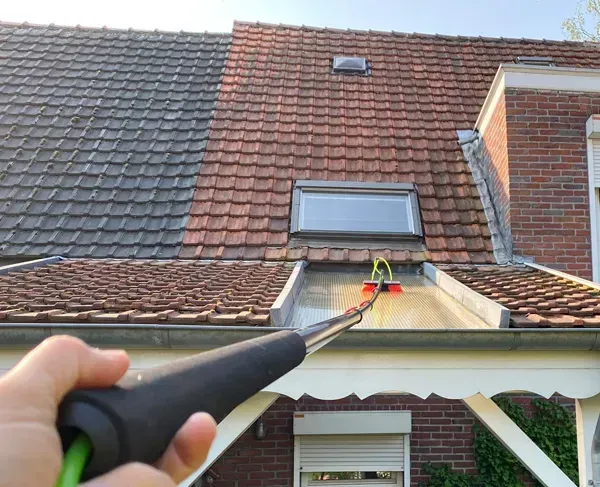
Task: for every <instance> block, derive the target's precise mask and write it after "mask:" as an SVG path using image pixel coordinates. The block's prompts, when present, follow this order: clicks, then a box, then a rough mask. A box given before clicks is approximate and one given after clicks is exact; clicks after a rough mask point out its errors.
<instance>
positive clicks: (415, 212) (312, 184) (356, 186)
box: [290, 180, 423, 239]
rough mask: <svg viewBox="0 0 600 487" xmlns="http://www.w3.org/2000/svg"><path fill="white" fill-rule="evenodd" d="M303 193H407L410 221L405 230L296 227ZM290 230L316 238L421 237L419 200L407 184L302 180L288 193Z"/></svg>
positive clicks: (297, 234)
mask: <svg viewBox="0 0 600 487" xmlns="http://www.w3.org/2000/svg"><path fill="white" fill-rule="evenodd" d="M307 193H326V194H332V193H343V194H352V193H356V194H391V195H406V196H408V199H407V200H408V201H407V202H408V217H409V222H410V223H411V225H410V227H411V230H410V231H409V232H367V231H347V232H339V231H337V230H335V231H334V230H332V231H323V230H318V231H309V230H302V229H301V228H300V220H301V211H302V204H303V200H304V198H303V195H304V194H307ZM290 227H291V228H290V233H291V234H293V235H294V236H300V237H303V236H308V237H310V236H313V237H314V236H318V237H325V238H326V237H328V236H329V237H339V236H345V237H353V238H356V237H363V238H368V239H374V238H376V239H395V238H398V237H409V238H414V237H422V236H423V229H422V226H421V216H420V212H419V201H418V198H417V192H416V188H415V185H414V184H410V183H361V182H351V181H316V180H303V181H295V182H294V192H293V196H292V220H291V225H290Z"/></svg>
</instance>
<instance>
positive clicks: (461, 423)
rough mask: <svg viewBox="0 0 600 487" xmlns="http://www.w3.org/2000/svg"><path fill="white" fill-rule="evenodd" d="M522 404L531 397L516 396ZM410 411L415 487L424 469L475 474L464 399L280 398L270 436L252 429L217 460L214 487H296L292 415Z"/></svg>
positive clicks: (268, 415)
mask: <svg viewBox="0 0 600 487" xmlns="http://www.w3.org/2000/svg"><path fill="white" fill-rule="evenodd" d="M515 400H517V401H519V402H520V403H521V404H523V405H524V406H527V405H528V404H529V403H530V402H531V398H530V397H528V396H522V397H518V398H516V399H515ZM360 410H371V411H372V410H409V411H411V413H412V433H411V436H410V453H411V455H410V460H411V487H417V486H418V485H419V483H420V482H424V481H426V480H427V477H426V476H424V475H423V472H422V465H423V464H424V463H426V462H432V463H435V462H437V463H449V464H451V465H452V466H453V468H454V469H455V470H457V471H463V472H468V473H477V469H476V467H475V460H474V456H473V447H472V442H473V435H472V427H473V423H474V421H475V420H474V417H473V415H472V414H471V413H470V412H469V411H468V410H467V408H466V407H465V406H464V405H463V404H462V402H461V401H456V400H450V399H443V398H440V397H431V398H429V399H427V400H422V399H420V398H418V397H416V396H411V395H380V396H371V397H369V398H367V399H364V400H360V399H358V398H357V397H347V398H344V399H340V400H337V401H321V400H317V399H313V398H311V397H303V398H301V399H300V400H299V401H297V402H296V401H293V400H292V399H289V398H280V399H279V400H278V401H277V402H276V403H275V404H274V405H273V406H272V407H271V408H270V409H269V410H268V411H267V412H265V414H264V415H263V419H264V421H265V424H266V426H267V429H268V434H267V437H266V438H265V439H263V440H257V439H256V438H255V437H254V428H252V427H251V428H250V429H249V430H248V431H247V432H246V433H244V434H243V435H242V436H241V437H240V438H239V439H238V441H237V442H236V443H235V444H234V445H233V446H232V447H231V448H230V449H229V450H228V451H227V452H225V454H224V455H223V456H222V457H221V458H220V459H219V460H218V462H217V463H216V464H215V466H214V467H213V471H214V472H215V473H216V474H217V475H218V476H219V478H218V479H216V480H215V482H214V484H213V487H292V486H293V468H294V436H293V426H292V425H293V423H292V420H293V413H294V411H360Z"/></svg>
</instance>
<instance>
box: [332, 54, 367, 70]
mask: <svg viewBox="0 0 600 487" xmlns="http://www.w3.org/2000/svg"><path fill="white" fill-rule="evenodd" d="M333 72H334V73H350V74H368V73H369V63H368V62H367V59H366V58H364V57H347V56H334V57H333Z"/></svg>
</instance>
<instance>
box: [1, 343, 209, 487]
mask: <svg viewBox="0 0 600 487" xmlns="http://www.w3.org/2000/svg"><path fill="white" fill-rule="evenodd" d="M128 367H129V358H128V356H127V354H126V353H125V352H124V351H120V350H98V349H95V348H92V347H89V346H88V345H86V344H85V343H84V342H82V341H81V340H79V339H77V338H73V337H68V336H59V337H52V338H49V339H47V340H45V341H44V342H42V343H41V344H40V345H39V346H38V347H36V348H35V349H34V350H32V351H31V352H30V353H28V354H27V355H26V356H25V357H24V358H23V360H21V362H20V363H19V364H17V365H16V366H15V367H14V368H13V369H12V370H11V371H10V372H9V373H8V374H6V375H5V376H3V377H2V378H0V487H17V486H18V487H53V486H54V484H55V482H56V480H57V477H58V474H59V471H60V468H61V462H62V457H63V452H62V448H61V443H60V436H59V434H58V431H57V430H56V416H57V410H58V406H59V404H60V402H61V401H62V399H63V397H64V396H65V395H66V394H67V393H68V392H69V391H71V390H72V389H76V388H82V387H92V388H93V387H108V386H111V385H113V384H115V383H116V382H117V381H118V380H119V379H120V378H121V377H122V376H123V374H125V372H126V371H127V368H128ZM215 434H216V425H215V422H214V420H213V419H212V418H211V417H210V416H209V415H208V414H205V413H196V414H194V415H192V416H191V417H190V418H189V419H188V421H187V422H186V423H185V424H184V425H183V426H182V427H181V429H180V430H179V431H178V433H177V434H176V435H175V437H174V438H173V440H172V441H171V444H170V445H169V447H168V448H167V450H166V452H165V453H164V455H163V456H162V458H161V459H160V460H159V461H158V462H157V464H156V465H154V466H150V465H145V464H141V463H130V464H127V465H123V466H121V467H119V468H117V469H115V470H113V471H112V472H109V473H107V474H105V475H103V476H101V477H98V478H96V479H93V480H91V481H89V482H86V483H85V484H82V487H83V486H85V487H112V486H115V487H117V486H119V487H121V486H127V487H173V486H175V485H176V483H178V482H181V481H182V480H183V479H185V478H186V477H187V476H188V475H190V474H191V473H192V472H193V471H194V470H195V469H196V468H198V467H199V466H200V465H201V464H202V462H204V460H205V459H206V455H207V454H208V450H209V448H210V445H211V443H212V440H213V439H214V437H215Z"/></svg>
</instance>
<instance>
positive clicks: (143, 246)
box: [0, 24, 231, 258]
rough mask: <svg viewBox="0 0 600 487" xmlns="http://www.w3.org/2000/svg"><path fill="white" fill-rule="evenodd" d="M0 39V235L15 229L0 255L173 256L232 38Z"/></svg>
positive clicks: (23, 31) (21, 35)
mask: <svg viewBox="0 0 600 487" xmlns="http://www.w3.org/2000/svg"><path fill="white" fill-rule="evenodd" d="M0 38H2V42H1V43H0V57H1V58H2V59H3V60H2V63H1V66H0V78H1V79H2V88H1V90H0V91H1V95H0V134H2V136H3V140H0V228H6V227H7V225H9V224H10V227H8V228H11V229H13V230H15V232H14V233H13V234H11V235H6V236H5V237H6V238H3V239H2V241H1V242H0V257H13V256H19V257H26V256H29V257H31V256H36V255H39V253H46V254H57V253H64V252H67V253H69V254H70V253H71V252H72V253H73V254H72V255H74V256H78V257H83V256H87V257H106V256H108V255H115V252H117V253H119V254H120V255H123V256H124V255H128V256H139V257H150V256H152V257H162V258H169V257H175V256H177V255H178V253H179V249H180V246H181V243H182V241H183V236H184V230H185V223H186V221H187V215H188V214H189V211H190V204H191V200H192V195H193V193H194V188H195V186H196V180H197V176H198V170H199V167H200V161H201V158H202V155H203V153H204V146H205V144H206V139H207V138H208V130H207V128H208V123H209V120H210V118H211V114H212V112H213V111H214V108H215V106H216V102H217V95H218V85H219V83H220V79H221V76H222V71H223V68H224V65H225V60H226V58H227V54H228V51H229V46H230V41H231V37H230V36H228V35H219V34H167V33H154V32H136V31H108V30H94V29H83V28H63V27H34V26H28V25H23V26H16V25H7V24H0ZM190 121H193V123H190ZM213 187H214V185H211V188H213ZM22 190H26V191H22ZM154 190H156V192H154ZM163 190H166V191H163ZM37 201H40V202H44V203H46V204H44V205H43V206H39V205H35V204H32V203H35V202H37ZM90 201H91V202H95V204H88V202H90ZM66 202H70V203H71V206H68V204H67V203H66ZM118 202H120V203H121V204H123V205H125V208H126V209H125V210H124V211H118V208H117V207H116V206H115V205H116V204H117V203H118ZM6 203H10V204H8V205H7V204H6ZM111 203H112V206H111ZM205 213H206V209H202V211H201V212H200V214H205ZM154 214H160V216H161V217H164V218H163V219H162V220H161V224H160V226H159V227H158V228H152V229H150V228H146V227H145V225H146V223H147V219H148V217H149V216H151V215H154ZM94 215H96V216H101V217H104V218H102V219H100V220H97V219H95V218H93V216H94ZM21 216H26V217H29V216H35V217H36V218H37V223H36V226H35V228H32V227H31V225H29V224H28V223H27V222H26V221H25V220H22V221H20V222H19V221H15V220H14V217H21ZM57 216H64V219H63V221H62V222H61V224H60V228H61V229H62V233H61V234H60V235H59V236H58V237H56V236H55V235H54V230H55V228H56V227H57V225H56V222H55V219H56V217H57ZM182 216H185V217H186V218H182ZM81 229H84V230H91V229H93V230H98V232H97V235H96V238H95V240H94V241H92V242H89V241H87V242H86V241H85V240H83V239H80V238H79V235H80V234H78V233H77V232H78V231H79V230H81ZM34 230H35V231H36V232H37V234H36V236H35V238H28V237H29V236H33V233H32V231H34ZM167 230H168V231H170V233H169V234H168V235H166V236H165V238H164V239H162V240H156V239H155V240H154V241H152V242H150V241H149V240H147V239H140V238H138V236H137V234H138V233H139V232H142V233H143V232H144V231H146V232H154V233H156V232H163V231H167ZM119 232H124V233H125V234H124V235H123V234H122V233H119ZM69 235H70V236H69ZM38 243H44V244H47V245H44V246H43V247H42V246H40V245H37V244H38ZM63 243H68V244H69V246H68V247H66V246H64V245H61V244H63ZM113 247H114V248H113Z"/></svg>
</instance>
